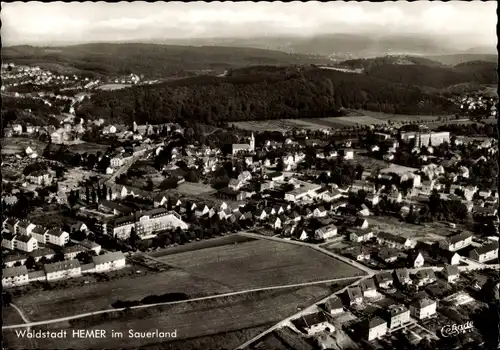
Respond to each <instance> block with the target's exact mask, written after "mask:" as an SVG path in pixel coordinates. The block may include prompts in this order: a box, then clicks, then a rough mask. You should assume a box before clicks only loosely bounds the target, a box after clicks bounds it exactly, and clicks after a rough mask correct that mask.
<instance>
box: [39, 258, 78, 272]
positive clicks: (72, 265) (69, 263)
mask: <svg viewBox="0 0 500 350" xmlns="http://www.w3.org/2000/svg"><path fill="white" fill-rule="evenodd" d="M78 267H80V262H79V261H78V260H76V259H72V260H64V261H60V262H56V263H53V264H45V265H44V266H43V269H44V270H45V273H52V272H59V271H67V270H71V269H76V268H78Z"/></svg>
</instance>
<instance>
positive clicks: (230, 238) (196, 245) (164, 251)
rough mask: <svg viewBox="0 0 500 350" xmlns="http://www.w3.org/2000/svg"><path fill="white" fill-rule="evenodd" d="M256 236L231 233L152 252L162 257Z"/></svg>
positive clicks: (224, 244)
mask: <svg viewBox="0 0 500 350" xmlns="http://www.w3.org/2000/svg"><path fill="white" fill-rule="evenodd" d="M254 240H255V239H254V238H250V237H245V236H240V235H231V236H223V237H215V238H211V239H204V240H202V241H199V242H193V243H189V244H185V245H179V246H177V247H171V248H166V249H161V250H158V251H155V252H153V253H150V254H149V255H151V256H152V257H162V256H166V255H172V254H179V253H184V252H192V251H195V250H200V249H206V248H213V247H222V246H227V245H234V244H239V243H244V242H250V241H254Z"/></svg>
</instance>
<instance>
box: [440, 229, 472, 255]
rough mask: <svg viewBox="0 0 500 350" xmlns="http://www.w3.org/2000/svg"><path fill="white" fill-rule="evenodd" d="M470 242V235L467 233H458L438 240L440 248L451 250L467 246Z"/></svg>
mask: <svg viewBox="0 0 500 350" xmlns="http://www.w3.org/2000/svg"><path fill="white" fill-rule="evenodd" d="M471 243H472V236H471V235H470V234H468V233H460V234H457V235H453V236H448V237H446V239H444V240H442V241H440V242H439V245H440V247H441V248H443V249H445V250H449V251H451V252H454V251H457V250H460V249H463V248H465V247H468V246H469V245H470V244H471Z"/></svg>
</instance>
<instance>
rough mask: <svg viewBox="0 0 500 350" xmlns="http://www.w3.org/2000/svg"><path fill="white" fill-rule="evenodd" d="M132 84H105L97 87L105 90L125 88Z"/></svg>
mask: <svg viewBox="0 0 500 350" xmlns="http://www.w3.org/2000/svg"><path fill="white" fill-rule="evenodd" d="M130 86H132V85H130V84H104V85H101V86H99V87H98V88H97V89H99V90H103V91H113V90H119V89H124V88H127V87H130Z"/></svg>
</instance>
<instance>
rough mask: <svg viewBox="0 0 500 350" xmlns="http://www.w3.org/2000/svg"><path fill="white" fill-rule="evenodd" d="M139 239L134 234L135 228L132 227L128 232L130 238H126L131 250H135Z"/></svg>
mask: <svg viewBox="0 0 500 350" xmlns="http://www.w3.org/2000/svg"><path fill="white" fill-rule="evenodd" d="M140 240H141V239H140V237H139V236H138V235H137V233H136V232H135V228H134V227H132V229H131V230H130V236H129V237H128V242H129V244H130V245H131V246H132V247H133V248H137V245H138V243H139V242H140Z"/></svg>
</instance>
